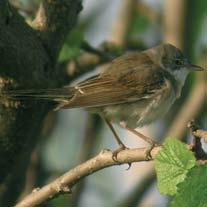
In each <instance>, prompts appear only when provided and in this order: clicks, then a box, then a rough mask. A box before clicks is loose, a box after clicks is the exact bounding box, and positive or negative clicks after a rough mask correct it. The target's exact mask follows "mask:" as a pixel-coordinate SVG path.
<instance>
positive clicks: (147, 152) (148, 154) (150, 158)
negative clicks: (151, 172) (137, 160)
mask: <svg viewBox="0 0 207 207" xmlns="http://www.w3.org/2000/svg"><path fill="white" fill-rule="evenodd" d="M156 146H157V144H156V143H155V142H153V143H151V144H150V147H149V148H148V149H147V150H146V160H152V154H151V152H152V150H153V149H154V147H156Z"/></svg>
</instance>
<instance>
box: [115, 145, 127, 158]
mask: <svg viewBox="0 0 207 207" xmlns="http://www.w3.org/2000/svg"><path fill="white" fill-rule="evenodd" d="M125 149H127V147H126V146H125V145H124V144H120V145H119V148H118V149H116V150H114V151H113V152H112V159H113V161H115V162H119V161H118V160H117V155H118V153H119V152H121V151H123V150H125Z"/></svg>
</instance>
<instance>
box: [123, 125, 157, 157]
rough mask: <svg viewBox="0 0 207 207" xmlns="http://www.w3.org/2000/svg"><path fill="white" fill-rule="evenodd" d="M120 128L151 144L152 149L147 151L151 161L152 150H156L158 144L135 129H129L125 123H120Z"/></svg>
mask: <svg viewBox="0 0 207 207" xmlns="http://www.w3.org/2000/svg"><path fill="white" fill-rule="evenodd" d="M120 126H121V127H122V128H123V129H126V130H128V131H130V132H132V133H133V134H135V135H136V136H138V137H140V138H141V139H143V140H144V141H145V142H148V143H149V144H150V148H149V149H148V150H147V152H146V156H147V158H148V159H151V158H152V156H151V151H152V149H153V148H154V146H156V145H157V143H156V142H155V141H154V140H153V139H152V138H150V137H147V136H145V135H144V134H142V133H140V132H138V131H137V130H135V129H131V128H129V127H127V125H126V124H125V122H120Z"/></svg>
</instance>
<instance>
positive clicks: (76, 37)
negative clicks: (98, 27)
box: [58, 29, 84, 62]
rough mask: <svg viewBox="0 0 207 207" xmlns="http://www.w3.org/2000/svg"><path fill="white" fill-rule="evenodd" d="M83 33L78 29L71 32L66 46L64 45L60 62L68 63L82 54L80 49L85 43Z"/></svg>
mask: <svg viewBox="0 0 207 207" xmlns="http://www.w3.org/2000/svg"><path fill="white" fill-rule="evenodd" d="M83 40H84V38H83V33H82V32H81V31H79V30H77V29H74V30H72V31H71V32H70V34H69V35H68V37H67V38H66V41H65V44H64V45H63V47H62V49H61V51H60V55H59V59H58V61H59V62H64V61H68V60H70V59H72V58H74V57H76V56H78V55H79V53H80V47H81V44H82V42H83Z"/></svg>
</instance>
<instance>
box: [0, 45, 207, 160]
mask: <svg viewBox="0 0 207 207" xmlns="http://www.w3.org/2000/svg"><path fill="white" fill-rule="evenodd" d="M204 70H206V69H204V68H202V67H200V66H197V65H194V64H191V63H190V62H189V61H188V59H187V58H186V57H185V56H184V54H183V53H182V51H181V50H180V49H178V48H177V47H175V46H173V45H172V44H169V43H163V44H160V45H157V46H155V47H152V48H150V49H147V50H144V51H141V52H136V51H133V52H128V53H126V54H123V55H121V56H120V57H117V58H115V59H114V60H112V61H111V62H110V64H109V65H108V67H106V68H105V69H104V71H102V72H100V73H98V74H96V75H93V76H91V77H89V78H87V79H85V80H83V81H81V82H79V83H77V84H76V85H74V86H70V85H69V86H65V87H62V88H54V89H39V90H38V89H16V90H7V91H5V92H4V93H5V95H6V96H7V97H9V98H11V99H16V100H24V99H28V98H34V99H42V100H47V101H53V102H55V103H56V105H55V108H54V110H60V109H71V108H84V109H86V110H87V111H89V112H92V113H97V114H99V115H100V116H101V117H102V118H103V119H104V120H105V122H106V124H107V125H108V126H109V128H110V129H111V131H112V133H113V135H114V137H115V139H116V141H117V143H118V145H119V147H118V148H117V149H116V150H114V151H113V159H116V158H117V154H118V153H119V152H120V151H122V150H124V149H126V148H127V147H126V146H125V145H124V143H123V142H122V141H121V139H120V137H119V135H118V134H117V133H116V131H115V129H114V127H113V123H115V124H118V125H119V126H121V127H122V128H124V129H126V130H128V131H130V132H132V133H134V134H136V135H137V136H139V137H141V138H142V139H144V140H145V141H147V142H148V143H150V145H151V148H150V150H151V149H152V148H153V146H154V144H155V141H154V140H152V139H151V138H149V137H147V136H145V135H143V134H141V133H140V132H138V131H137V130H136V128H139V127H142V126H145V125H148V124H150V123H152V122H154V121H155V120H157V119H159V118H160V117H162V116H163V115H164V114H165V113H166V112H167V111H168V110H169V109H170V107H171V106H172V104H173V103H174V102H175V100H176V99H178V98H179V97H180V95H181V91H182V87H183V85H184V83H185V80H186V77H187V75H188V74H189V72H191V71H204Z"/></svg>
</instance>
